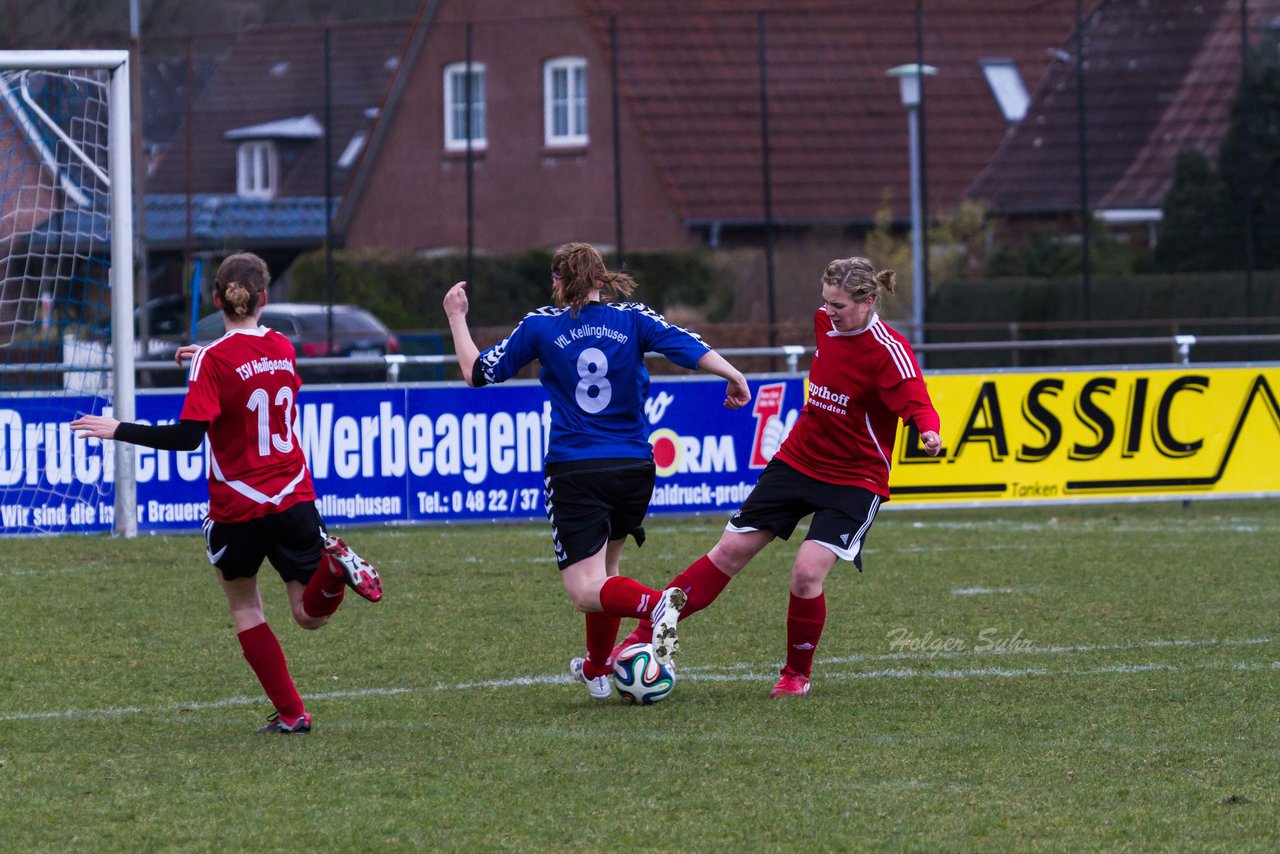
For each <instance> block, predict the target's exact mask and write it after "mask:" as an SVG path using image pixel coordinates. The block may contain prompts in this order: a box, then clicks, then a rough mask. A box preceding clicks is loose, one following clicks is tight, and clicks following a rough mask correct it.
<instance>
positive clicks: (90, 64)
mask: <svg viewBox="0 0 1280 854" xmlns="http://www.w3.org/2000/svg"><path fill="white" fill-rule="evenodd" d="M24 69H25V70H32V71H57V70H74V69H88V70H96V71H105V72H107V75H108V80H109V83H108V98H109V99H110V100H109V105H108V114H107V161H108V172H109V173H110V181H109V198H110V206H109V215H110V217H111V223H110V228H111V255H110V258H111V271H110V273H109V276H108V283H109V286H110V288H111V352H112V372H113V373H112V377H113V388H112V395H111V396H112V405H113V411H114V416H115V417H116V418H117V419H119V420H121V421H133V420H134V419H135V418H136V416H137V409H136V386H135V381H134V336H133V307H134V306H133V287H134V281H133V263H134V233H133V163H132V142H131V130H132V128H131V120H132V115H133V111H132V106H131V104H130V94H129V93H130V81H129V70H130V69H129V52H128V51H127V50H13V51H0V70H4V71H13V70H24ZM113 444H114V445H115V501H114V505H115V523H114V526H115V528H114V529H115V533H116V534H119V535H123V536H126V537H136V536H137V534H138V514H137V509H136V508H137V503H138V491H137V480H136V477H137V473H136V470H135V468H134V465H135V457H136V454H135V451H134V447H133V445H130V444H127V443H125V442H115V443H113Z"/></svg>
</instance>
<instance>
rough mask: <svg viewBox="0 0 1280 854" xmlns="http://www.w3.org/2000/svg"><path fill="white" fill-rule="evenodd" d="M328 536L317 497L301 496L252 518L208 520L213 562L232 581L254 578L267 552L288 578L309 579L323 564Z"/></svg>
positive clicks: (207, 542)
mask: <svg viewBox="0 0 1280 854" xmlns="http://www.w3.org/2000/svg"><path fill="white" fill-rule="evenodd" d="M324 538H325V529H324V522H323V521H322V520H321V519H320V511H318V510H316V503H315V502H314V501H300V502H298V503H297V504H295V505H293V506H292V507H290V508H289V509H288V510H284V511H281V512H280V513H271V514H269V515H267V516H263V517H261V518H259V519H250V520H249V521H248V522H230V523H229V522H215V521H213V520H212V519H208V518H206V519H205V520H204V541H205V546H206V547H207V548H208V553H209V563H211V564H213V565H214V566H216V567H217V568H218V570H219V571H220V572H221V573H222V577H223V578H225V579H226V580H227V581H232V580H234V579H237V578H253V577H254V576H255V575H257V574H258V569H259V567H261V566H262V560H263V558H266V559H267V560H269V561H271V565H272V566H273V567H275V570H276V572H278V573H280V577H281V578H283V579H284V580H285V581H300V582H302V583H303V584H306V583H307V582H308V581H310V580H311V576H312V574H314V573H315V571H316V567H317V566H319V565H320V554H321V552H322V551H323V550H324Z"/></svg>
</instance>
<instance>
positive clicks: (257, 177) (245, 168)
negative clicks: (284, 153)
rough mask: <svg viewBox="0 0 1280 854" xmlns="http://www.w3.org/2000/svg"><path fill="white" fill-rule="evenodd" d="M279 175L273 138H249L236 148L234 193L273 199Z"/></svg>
mask: <svg viewBox="0 0 1280 854" xmlns="http://www.w3.org/2000/svg"><path fill="white" fill-rule="evenodd" d="M279 175H280V152H279V150H278V149H277V147H276V143H275V141H274V140H270V139H251V140H246V141H245V142H242V143H240V147H239V148H238V149H237V150H236V195H239V196H242V197H244V198H246V199H274V198H275V197H276V189H277V186H278V178H279Z"/></svg>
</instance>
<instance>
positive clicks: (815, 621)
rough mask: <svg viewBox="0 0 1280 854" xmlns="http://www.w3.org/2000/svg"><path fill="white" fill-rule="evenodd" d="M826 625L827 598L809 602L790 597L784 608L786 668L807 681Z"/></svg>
mask: <svg viewBox="0 0 1280 854" xmlns="http://www.w3.org/2000/svg"><path fill="white" fill-rule="evenodd" d="M826 622H827V597H826V596H825V595H823V594H822V593H819V594H818V595H817V596H815V597H814V598H812V599H801V598H800V597H799V596H797V595H796V594H794V593H792V594H791V602H790V604H788V605H787V669H788V670H790V671H791V672H792V673H796V674H798V675H800V676H804V677H805V678H808V676H809V672H810V671H811V670H813V654H814V653H815V652H817V650H818V639H819V638H821V637H822V627H823V626H824V625H826Z"/></svg>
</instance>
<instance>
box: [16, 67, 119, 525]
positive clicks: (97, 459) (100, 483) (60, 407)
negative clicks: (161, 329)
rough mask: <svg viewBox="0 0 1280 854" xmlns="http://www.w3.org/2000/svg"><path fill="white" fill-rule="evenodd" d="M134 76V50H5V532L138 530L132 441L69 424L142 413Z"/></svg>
mask: <svg viewBox="0 0 1280 854" xmlns="http://www.w3.org/2000/svg"><path fill="white" fill-rule="evenodd" d="M129 73H130V69H129V53H128V51H125V50H27V51H0V398H2V400H0V533H3V534H51V533H62V532H65V531H70V530H111V531H114V532H115V533H117V534H123V535H125V536H136V534H137V513H136V504H137V485H136V480H135V477H136V472H135V458H136V455H135V449H134V448H133V446H132V445H128V444H125V443H122V442H113V443H110V444H111V445H112V446H114V447H113V449H112V451H111V452H110V453H108V452H107V451H106V448H105V447H102V446H101V445H98V446H96V447H94V448H93V450H92V452H90V451H88V450H86V447H85V446H87V445H92V444H93V443H96V440H88V441H87V442H86V441H79V442H78V441H77V440H75V438H74V436H72V435H71V432H70V428H69V427H68V426H67V425H68V422H69V421H70V420H71V419H72V418H74V417H75V416H76V415H77V414H79V413H84V412H94V413H101V412H105V411H107V410H110V411H111V412H112V413H113V414H114V416H115V417H116V418H118V419H120V420H121V421H132V420H134V419H135V417H136V407H135V382H134V376H135V374H134V363H135V346H136V345H135V335H134V321H133V316H134V297H133V290H134V275H133V270H134V233H133V216H134V210H133V201H134V200H133V174H132V162H131V156H132V146H131V126H130V123H131V118H132V114H131V108H130V81H129ZM108 494H111V495H112V496H113V497H112V500H111V501H110V502H109V504H108V503H106V496H107V495H108ZM108 507H110V512H108V510H107V508H108ZM77 517H78V518H77ZM86 519H87V520H88V523H87V524H86ZM104 523H105V524H104Z"/></svg>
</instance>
